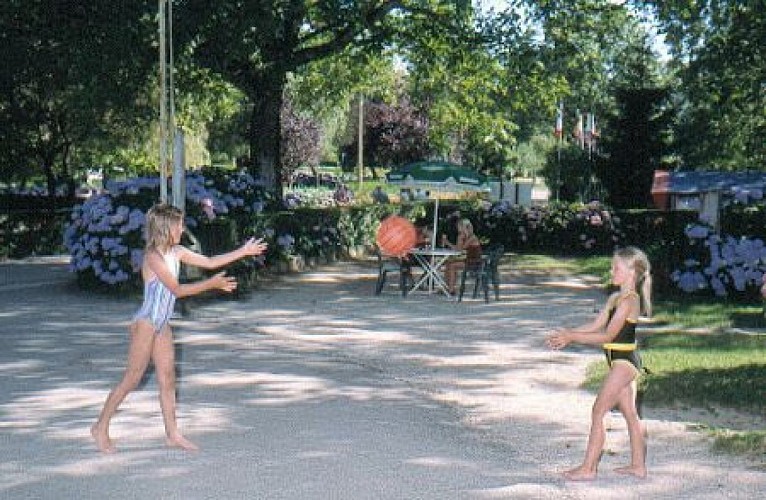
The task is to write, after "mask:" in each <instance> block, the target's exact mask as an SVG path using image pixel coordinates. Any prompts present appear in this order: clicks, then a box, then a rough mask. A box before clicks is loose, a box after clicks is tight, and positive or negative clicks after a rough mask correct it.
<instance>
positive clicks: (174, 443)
mask: <svg viewBox="0 0 766 500" xmlns="http://www.w3.org/2000/svg"><path fill="white" fill-rule="evenodd" d="M165 443H166V444H167V445H168V446H170V447H171V448H181V449H182V450H186V451H198V450H199V446H197V445H196V444H194V443H192V442H191V441H189V440H188V439H186V438H185V437H183V436H182V435H180V434H177V435H175V436H173V437H167V438H165Z"/></svg>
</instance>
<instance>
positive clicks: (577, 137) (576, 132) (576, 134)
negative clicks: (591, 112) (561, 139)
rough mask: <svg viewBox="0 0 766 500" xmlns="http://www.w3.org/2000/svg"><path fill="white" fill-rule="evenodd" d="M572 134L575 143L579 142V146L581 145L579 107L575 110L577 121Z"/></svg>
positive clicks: (580, 115)
mask: <svg viewBox="0 0 766 500" xmlns="http://www.w3.org/2000/svg"><path fill="white" fill-rule="evenodd" d="M572 135H573V136H574V138H575V140H576V141H577V144H579V145H580V147H583V133H582V114H581V113H580V110H579V109H578V110H577V121H576V122H575V128H574V131H573V132H572Z"/></svg>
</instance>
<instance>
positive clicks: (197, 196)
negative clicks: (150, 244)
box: [64, 170, 265, 290]
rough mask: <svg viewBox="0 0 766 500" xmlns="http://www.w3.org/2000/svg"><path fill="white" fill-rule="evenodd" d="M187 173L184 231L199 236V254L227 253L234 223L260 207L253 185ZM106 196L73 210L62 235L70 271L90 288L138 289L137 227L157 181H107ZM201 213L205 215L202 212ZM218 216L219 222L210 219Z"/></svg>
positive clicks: (234, 238)
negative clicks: (202, 252) (200, 250)
mask: <svg viewBox="0 0 766 500" xmlns="http://www.w3.org/2000/svg"><path fill="white" fill-rule="evenodd" d="M208 172H209V173H211V174H212V175H209V176H207V177H206V176H205V175H203V173H202V172H193V173H190V174H188V175H187V178H186V198H187V203H186V208H185V212H186V220H185V223H186V226H187V228H189V230H190V231H191V232H192V233H196V232H199V236H200V237H201V238H200V239H201V240H202V244H203V250H204V251H205V252H206V253H210V251H209V249H210V248H212V249H214V250H216V253H220V252H224V251H229V250H231V249H232V248H233V247H234V246H236V245H237V244H239V239H240V238H239V237H238V230H237V224H236V219H243V220H245V218H246V217H247V216H248V215H249V214H252V213H255V212H257V211H258V210H261V209H262V208H263V206H264V205H265V202H264V200H262V199H261V198H259V193H260V190H259V185H258V183H257V182H256V181H255V180H254V179H253V178H252V177H250V176H249V175H248V174H244V173H238V172H214V171H212V170H208ZM107 191H108V192H107V193H106V194H103V195H97V196H94V197H91V198H89V199H88V200H87V201H86V202H84V203H83V204H82V205H76V206H75V207H74V209H73V211H72V214H71V220H70V223H69V224H68V226H67V227H66V229H65V232H64V243H65V245H66V247H67V249H68V250H69V253H70V255H71V262H70V269H71V270H72V271H74V272H76V273H77V279H78V283H80V284H81V285H83V286H87V287H90V288H105V289H111V290H122V289H132V288H137V287H138V286H139V285H140V276H139V271H140V267H141V261H142V259H143V248H144V240H143V228H144V224H145V215H146V212H147V210H148V209H149V208H150V207H151V206H152V205H153V204H154V203H155V202H156V200H157V199H158V198H159V179H158V178H136V179H131V180H128V181H121V182H112V183H110V184H109V185H108V186H107ZM206 210H207V212H206ZM216 214H220V216H221V217H222V218H221V219H218V218H216V219H213V220H212V221H211V220H210V217H211V216H212V217H215V216H216Z"/></svg>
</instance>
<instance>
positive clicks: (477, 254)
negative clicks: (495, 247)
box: [442, 219, 481, 294]
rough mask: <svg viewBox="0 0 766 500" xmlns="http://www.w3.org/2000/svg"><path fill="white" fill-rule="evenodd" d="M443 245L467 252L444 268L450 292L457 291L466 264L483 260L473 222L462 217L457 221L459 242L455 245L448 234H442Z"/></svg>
mask: <svg viewBox="0 0 766 500" xmlns="http://www.w3.org/2000/svg"><path fill="white" fill-rule="evenodd" d="M442 245H443V246H445V247H447V248H451V249H453V250H460V251H463V252H465V257H464V258H459V259H453V260H450V261H448V262H447V265H446V267H445V269H444V278H445V281H446V282H447V288H448V289H449V293H451V294H454V293H455V283H456V282H457V275H458V273H459V272H461V271H462V270H463V269H464V268H465V266H466V265H473V264H476V263H477V262H479V261H480V260H481V243H480V242H479V238H478V237H477V236H476V235H475V234H474V233H473V224H471V221H469V220H468V219H460V220H459V221H458V223H457V242H456V243H455V244H454V245H453V244H452V243H451V242H450V241H449V239H447V235H446V234H443V235H442Z"/></svg>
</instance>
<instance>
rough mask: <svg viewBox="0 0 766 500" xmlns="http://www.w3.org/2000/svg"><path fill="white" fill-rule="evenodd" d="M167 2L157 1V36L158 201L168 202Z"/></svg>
mask: <svg viewBox="0 0 766 500" xmlns="http://www.w3.org/2000/svg"><path fill="white" fill-rule="evenodd" d="M166 2H167V0H159V16H160V19H159V24H160V26H159V35H160V137H159V139H160V201H161V202H162V203H167V201H168V172H167V161H168V130H167V124H168V121H167V107H166V104H167V91H168V90H167V47H166V44H165V21H166V15H165V5H166Z"/></svg>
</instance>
